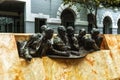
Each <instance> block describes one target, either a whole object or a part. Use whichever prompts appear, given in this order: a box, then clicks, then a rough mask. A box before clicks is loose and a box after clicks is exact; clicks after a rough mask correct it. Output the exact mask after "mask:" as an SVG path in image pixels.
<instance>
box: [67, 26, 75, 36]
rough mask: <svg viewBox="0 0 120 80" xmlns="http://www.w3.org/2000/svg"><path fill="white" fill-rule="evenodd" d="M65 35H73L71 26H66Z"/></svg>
mask: <svg viewBox="0 0 120 80" xmlns="http://www.w3.org/2000/svg"><path fill="white" fill-rule="evenodd" d="M67 35H68V36H74V29H73V27H72V26H69V27H67Z"/></svg>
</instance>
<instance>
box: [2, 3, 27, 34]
mask: <svg viewBox="0 0 120 80" xmlns="http://www.w3.org/2000/svg"><path fill="white" fill-rule="evenodd" d="M24 6H25V2H21V1H4V2H2V3H0V32H6V33H7V32H9V33H23V32H24Z"/></svg>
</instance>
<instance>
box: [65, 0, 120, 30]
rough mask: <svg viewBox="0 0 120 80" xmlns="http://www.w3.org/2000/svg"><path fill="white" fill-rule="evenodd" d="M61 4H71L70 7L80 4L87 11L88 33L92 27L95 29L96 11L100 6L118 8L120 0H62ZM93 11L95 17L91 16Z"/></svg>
mask: <svg viewBox="0 0 120 80" xmlns="http://www.w3.org/2000/svg"><path fill="white" fill-rule="evenodd" d="M63 2H64V4H71V5H77V4H80V5H82V6H83V7H85V8H87V9H88V10H89V12H90V14H88V15H87V17H88V32H90V31H91V28H92V27H93V26H95V27H96V28H97V19H96V16H97V11H98V10H97V9H98V7H99V6H100V5H102V6H104V7H120V0H63ZM93 11H95V15H94V14H93ZM91 20H92V21H91ZM89 28H90V29H89Z"/></svg>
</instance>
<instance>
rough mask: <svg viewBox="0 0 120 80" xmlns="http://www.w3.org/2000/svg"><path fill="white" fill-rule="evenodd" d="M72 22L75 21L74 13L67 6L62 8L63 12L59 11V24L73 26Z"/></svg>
mask: <svg viewBox="0 0 120 80" xmlns="http://www.w3.org/2000/svg"><path fill="white" fill-rule="evenodd" d="M74 22H75V13H74V12H73V10H71V9H69V8H67V9H65V10H63V12H62V13H61V25H63V26H65V27H66V28H67V27H68V26H73V28H74V27H75V26H74Z"/></svg>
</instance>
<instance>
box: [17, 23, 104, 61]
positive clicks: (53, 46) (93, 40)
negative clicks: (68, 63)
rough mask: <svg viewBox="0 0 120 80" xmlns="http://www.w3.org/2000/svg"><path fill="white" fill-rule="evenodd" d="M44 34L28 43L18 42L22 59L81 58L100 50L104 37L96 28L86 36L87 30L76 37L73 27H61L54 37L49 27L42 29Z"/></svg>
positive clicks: (37, 34) (37, 35)
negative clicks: (44, 57)
mask: <svg viewBox="0 0 120 80" xmlns="http://www.w3.org/2000/svg"><path fill="white" fill-rule="evenodd" d="M41 30H42V33H35V34H34V35H31V36H30V39H29V40H28V41H22V42H19V41H17V46H18V53H19V56H20V57H23V58H25V59H26V60H29V61H30V60H31V59H32V58H34V57H43V56H49V57H60V58H74V57H75V58H80V57H84V56H86V55H87V54H88V53H89V52H92V51H97V50H100V45H101V43H102V39H103V38H102V37H101V36H100V35H99V34H100V33H99V30H98V29H96V28H94V29H93V30H92V31H91V34H89V35H88V34H86V30H85V29H80V30H79V34H78V35H75V33H74V28H73V27H72V26H69V27H67V29H66V28H65V27H64V26H59V27H58V28H57V32H58V34H57V35H56V36H54V37H53V34H54V30H53V29H51V28H48V27H47V26H45V25H44V26H42V27H41Z"/></svg>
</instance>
